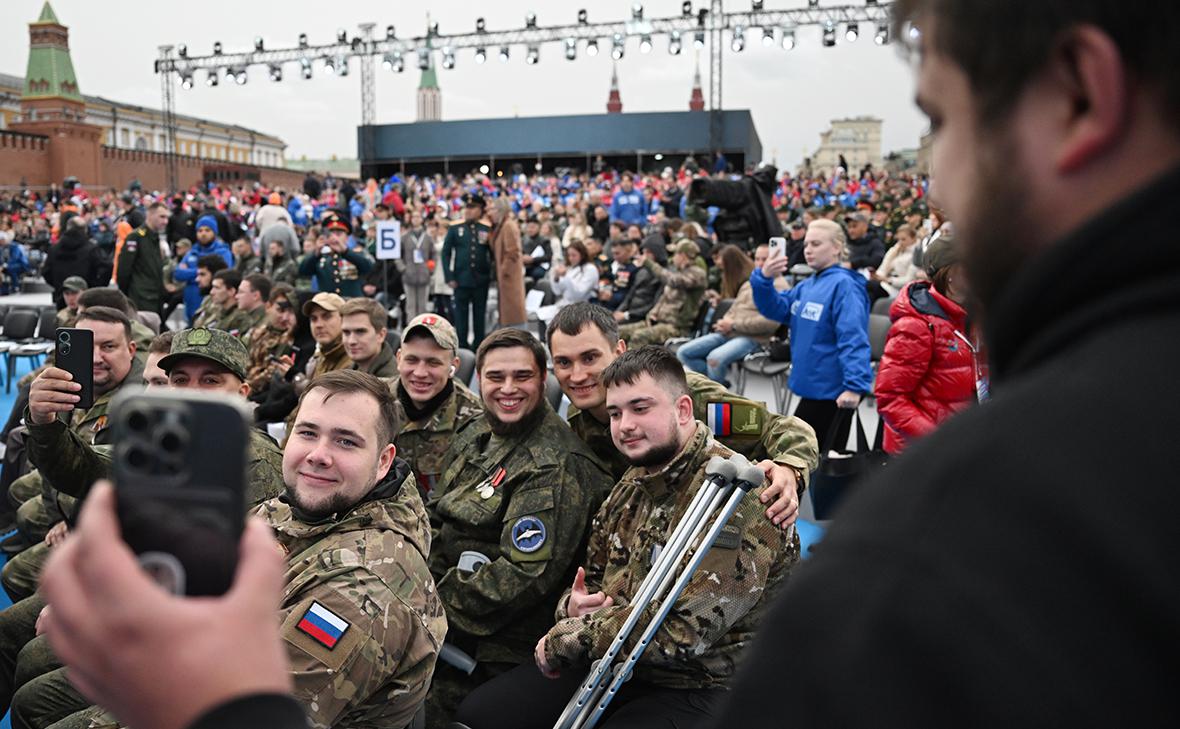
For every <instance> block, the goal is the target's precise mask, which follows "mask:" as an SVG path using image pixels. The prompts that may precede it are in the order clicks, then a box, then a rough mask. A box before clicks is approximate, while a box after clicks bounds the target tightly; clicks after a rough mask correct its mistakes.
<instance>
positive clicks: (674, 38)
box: [668, 30, 680, 56]
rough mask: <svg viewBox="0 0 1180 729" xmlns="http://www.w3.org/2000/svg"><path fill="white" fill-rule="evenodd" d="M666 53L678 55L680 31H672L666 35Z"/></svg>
mask: <svg viewBox="0 0 1180 729" xmlns="http://www.w3.org/2000/svg"><path fill="white" fill-rule="evenodd" d="M668 53H670V54H672V55H673V56H679V55H680V31H678V30H674V31H672V34H671V35H670V36H668Z"/></svg>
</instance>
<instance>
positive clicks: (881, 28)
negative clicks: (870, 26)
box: [873, 23, 889, 46]
mask: <svg viewBox="0 0 1180 729" xmlns="http://www.w3.org/2000/svg"><path fill="white" fill-rule="evenodd" d="M873 42H874V43H876V44H877V45H879V46H883V45H885V44H886V43H888V42H889V23H878V24H877V34H876V35H875V36H873Z"/></svg>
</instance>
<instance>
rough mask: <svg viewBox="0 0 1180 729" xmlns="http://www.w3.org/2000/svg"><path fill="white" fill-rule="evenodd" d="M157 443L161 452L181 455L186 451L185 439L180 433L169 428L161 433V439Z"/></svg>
mask: <svg viewBox="0 0 1180 729" xmlns="http://www.w3.org/2000/svg"><path fill="white" fill-rule="evenodd" d="M157 442H158V444H159V446H160V450H162V451H164V452H165V453H180V452H181V451H183V450H184V442H185V437H184V434H182V433H180V432H179V431H176V430H173V429H171V428H169V429H167V430H165V431H163V432H162V433H160V438H159V440H158V441H157Z"/></svg>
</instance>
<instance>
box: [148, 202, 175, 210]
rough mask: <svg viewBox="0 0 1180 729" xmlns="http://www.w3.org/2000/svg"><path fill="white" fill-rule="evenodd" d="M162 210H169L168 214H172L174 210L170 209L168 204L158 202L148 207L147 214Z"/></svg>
mask: <svg viewBox="0 0 1180 729" xmlns="http://www.w3.org/2000/svg"><path fill="white" fill-rule="evenodd" d="M160 208H163V209H165V210H167V211H168V212H172V208H170V207H168V204H167V203H165V202H162V201H160V200H157V201H155V202H154V203H152V204H150V205H148V206H147V208H146V209H145V212H148V213H150V212H151V211H153V210H159V209H160Z"/></svg>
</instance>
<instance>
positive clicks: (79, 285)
mask: <svg viewBox="0 0 1180 729" xmlns="http://www.w3.org/2000/svg"><path fill="white" fill-rule="evenodd" d="M61 288H62V291H85V290H86V289H88V288H90V284H88V283H86V279H84V278H82V277H81V276H70V277H69V278H67V279H66V280H65V281H62V282H61Z"/></svg>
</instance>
